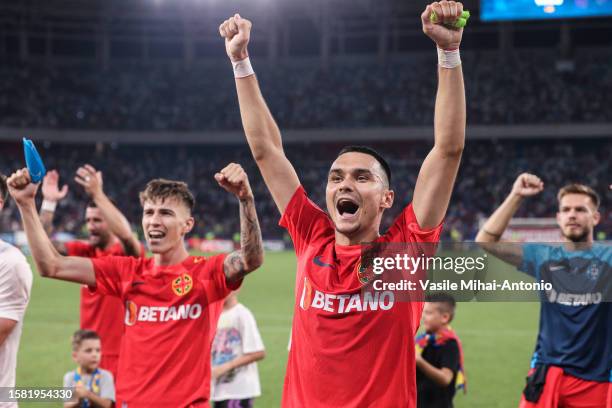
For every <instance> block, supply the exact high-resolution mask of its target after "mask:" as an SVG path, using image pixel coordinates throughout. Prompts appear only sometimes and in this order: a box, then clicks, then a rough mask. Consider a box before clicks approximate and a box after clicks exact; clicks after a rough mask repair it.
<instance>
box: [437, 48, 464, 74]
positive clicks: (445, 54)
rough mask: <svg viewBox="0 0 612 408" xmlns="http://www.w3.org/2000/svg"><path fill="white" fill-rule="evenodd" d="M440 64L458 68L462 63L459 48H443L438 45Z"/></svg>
mask: <svg viewBox="0 0 612 408" xmlns="http://www.w3.org/2000/svg"><path fill="white" fill-rule="evenodd" d="M438 65H440V66H441V67H442V68H448V69H452V68H456V67H458V66H459V65H461V56H460V55H459V48H457V49H456V50H443V49H442V48H439V47H438Z"/></svg>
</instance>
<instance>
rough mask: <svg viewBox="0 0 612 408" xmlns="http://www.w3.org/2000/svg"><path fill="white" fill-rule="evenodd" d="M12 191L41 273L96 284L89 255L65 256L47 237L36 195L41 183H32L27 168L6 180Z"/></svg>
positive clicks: (50, 276)
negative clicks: (37, 206)
mask: <svg viewBox="0 0 612 408" xmlns="http://www.w3.org/2000/svg"><path fill="white" fill-rule="evenodd" d="M7 184H8V187H9V193H10V195H11V197H13V199H14V200H15V202H16V203H17V207H18V208H19V213H20V214H21V220H22V222H23V229H24V230H25V233H26V236H27V238H28V244H29V246H30V252H32V257H33V258H34V261H35V262H36V267H37V269H38V272H39V273H40V274H41V275H42V276H44V277H48V278H54V279H61V280H65V281H70V282H77V283H82V284H85V285H89V286H95V284H96V276H95V273H94V269H93V265H92V263H91V261H90V260H89V259H87V258H79V257H70V256H62V255H60V254H59V252H57V250H56V249H55V247H54V246H53V244H52V243H51V240H50V239H49V237H48V236H47V233H46V232H45V230H44V228H43V225H42V223H41V221H40V218H39V216H38V213H37V211H36V203H35V201H34V198H35V196H36V191H37V190H38V186H39V185H38V184H32V183H31V180H30V175H29V173H28V170H27V169H22V170H18V171H16V172H15V173H13V175H12V176H11V177H10V178H9V179H8V180H7Z"/></svg>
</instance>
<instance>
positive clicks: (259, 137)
mask: <svg viewBox="0 0 612 408" xmlns="http://www.w3.org/2000/svg"><path fill="white" fill-rule="evenodd" d="M219 33H220V34H221V36H222V37H223V38H225V50H226V51H227V55H228V56H229V58H230V60H231V61H232V64H233V65H234V76H235V77H236V90H237V92H238V103H239V104H240V116H241V118H242V126H243V127H244V133H245V135H246V138H247V142H248V143H249V147H250V148H251V153H252V154H253V158H254V159H255V161H256V162H257V166H258V167H259V170H260V171H261V174H262V176H263V178H264V181H265V182H266V186H267V187H268V190H270V193H271V194H272V198H273V199H274V202H275V203H276V206H277V207H278V209H279V211H280V212H281V214H282V213H284V211H285V208H286V207H287V204H289V200H290V199H291V197H292V196H293V193H294V192H295V190H297V188H298V186H299V185H300V181H299V179H298V176H297V173H296V172H295V169H294V168H293V166H292V165H291V163H290V162H289V160H288V159H287V157H286V156H285V152H284V151H283V145H282V140H281V133H280V130H279V128H278V126H277V125H276V122H275V121H274V118H273V117H272V114H271V113H270V110H269V109H268V106H267V105H266V101H265V100H264V98H263V95H262V94H261V90H260V89H259V84H258V82H257V78H256V77H255V74H254V73H253V71H252V69H251V64H250V61H249V53H248V51H247V45H248V43H249V39H250V36H251V22H250V21H249V20H246V19H243V18H241V17H240V16H239V15H238V14H236V15H234V16H233V17H231V18H229V19H227V20H225V21H224V22H223V24H221V26H220V27H219Z"/></svg>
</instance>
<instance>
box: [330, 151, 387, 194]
mask: <svg viewBox="0 0 612 408" xmlns="http://www.w3.org/2000/svg"><path fill="white" fill-rule="evenodd" d="M352 152H357V153H363V154H367V155H369V156H372V157H373V158H375V159H376V161H377V162H378V163H380V165H381V167H382V168H383V170H384V171H385V174H386V175H387V181H388V182H389V185H391V167H389V163H387V161H386V160H385V159H384V158H383V157H382V156H381V154H380V153H378V152H377V151H376V150H374V149H372V148H371V147H368V146H357V145H351V146H345V147H343V148H342V150H340V153H338V156H337V157H340V156H342V155H343V154H344V153H352Z"/></svg>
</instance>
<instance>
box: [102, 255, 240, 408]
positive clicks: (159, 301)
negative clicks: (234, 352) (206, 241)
mask: <svg viewBox="0 0 612 408" xmlns="http://www.w3.org/2000/svg"><path fill="white" fill-rule="evenodd" d="M224 259H225V255H217V256H214V257H211V258H208V259H206V258H204V257H191V256H190V257H188V258H187V259H185V261H183V262H182V263H180V264H178V265H171V266H155V264H154V261H153V258H150V259H142V258H139V259H136V258H128V257H114V256H113V257H106V258H98V259H92V262H93V265H94V270H95V273H96V288H95V290H96V291H97V292H99V293H100V294H103V295H113V296H116V297H119V298H120V299H121V300H123V301H124V303H125V309H126V310H125V320H124V323H125V333H124V335H123V339H122V341H121V358H120V360H119V374H118V379H117V406H118V407H121V406H123V405H122V404H127V407H129V408H138V407H188V406H204V407H208V406H209V404H208V399H209V394H210V350H211V346H212V340H213V338H214V334H215V328H216V327H217V320H218V319H219V315H220V314H221V311H222V309H223V299H224V298H225V297H226V296H227V295H228V294H229V293H230V292H231V291H232V290H234V289H237V288H238V287H239V286H240V282H237V283H236V284H235V285H231V286H228V285H227V283H226V281H225V274H224V272H223V261H224ZM92 289H93V288H92ZM207 356H208V357H207Z"/></svg>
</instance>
